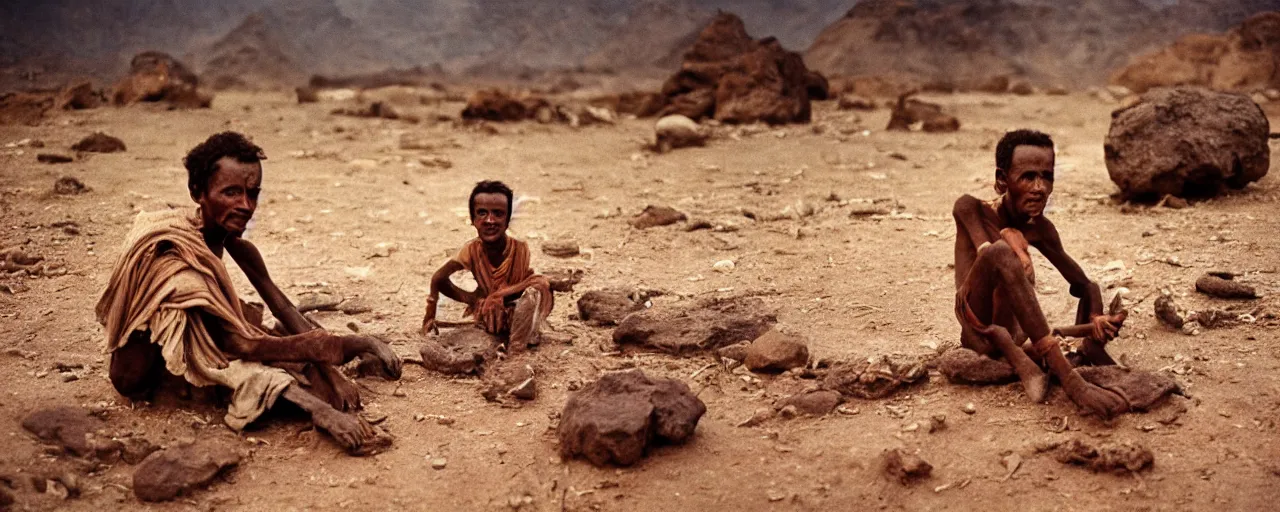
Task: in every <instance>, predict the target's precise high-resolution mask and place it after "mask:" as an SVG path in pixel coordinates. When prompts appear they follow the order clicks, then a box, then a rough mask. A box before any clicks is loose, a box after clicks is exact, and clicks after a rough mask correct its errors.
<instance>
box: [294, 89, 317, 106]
mask: <svg viewBox="0 0 1280 512" xmlns="http://www.w3.org/2000/svg"><path fill="white" fill-rule="evenodd" d="M293 92H294V94H295V95H297V97H298V103H299V104H301V103H316V102H318V101H320V91H319V90H317V89H316V88H315V87H310V86H306V85H304V86H300V87H295V88H294V89H293Z"/></svg>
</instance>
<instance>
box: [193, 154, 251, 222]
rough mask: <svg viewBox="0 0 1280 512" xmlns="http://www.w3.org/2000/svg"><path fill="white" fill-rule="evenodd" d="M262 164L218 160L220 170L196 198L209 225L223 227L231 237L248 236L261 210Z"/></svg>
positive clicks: (225, 159) (225, 158)
mask: <svg viewBox="0 0 1280 512" xmlns="http://www.w3.org/2000/svg"><path fill="white" fill-rule="evenodd" d="M261 191H262V164H261V163H252V164H246V163H244V162H241V161H239V160H236V159H234V158H231V157H223V158H222V159H221V160H218V170H217V172H214V173H213V177H211V178H210V179H209V185H208V186H207V187H205V190H204V192H203V193H202V194H201V195H200V196H199V197H196V198H195V200H196V202H197V203H200V213H201V216H202V217H203V220H204V225H205V226H218V227H221V228H222V229H223V230H224V231H226V232H227V234H229V235H231V236H237V237H238V236H240V235H242V234H244V230H245V228H247V227H248V226H249V219H252V218H253V212H254V211H255V210H257V209H258V193H259V192H261Z"/></svg>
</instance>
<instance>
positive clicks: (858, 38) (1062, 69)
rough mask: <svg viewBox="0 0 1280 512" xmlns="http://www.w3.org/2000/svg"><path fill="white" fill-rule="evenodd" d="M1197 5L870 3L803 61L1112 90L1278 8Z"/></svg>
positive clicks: (922, 80)
mask: <svg viewBox="0 0 1280 512" xmlns="http://www.w3.org/2000/svg"><path fill="white" fill-rule="evenodd" d="M1181 3H1189V2H1187V1H1185V0H1184V1H1183V2H1181ZM1196 3H1198V4H1202V6H1203V7H1204V9H1203V12H1190V11H1188V10H1186V9H1180V6H1175V7H1161V6H1157V5H1153V4H1154V3H1153V2H1143V1H1141V0H1081V1H1078V2H1056V3H1055V2H1029V1H1020V0H961V1H947V2H941V1H936V0H862V1H860V2H857V4H856V5H854V6H853V8H852V9H850V10H849V12H848V13H847V14H846V15H845V16H844V17H843V18H841V19H839V20H837V21H836V22H835V23H832V24H831V25H829V26H828V27H827V28H826V29H825V30H823V31H822V33H820V34H819V35H818V37H817V38H816V39H815V40H814V42H813V44H812V45H811V46H810V47H809V48H808V50H807V51H806V52H805V62H807V63H808V64H809V65H811V66H813V67H814V68H815V69H817V70H818V71H820V72H822V73H824V74H826V75H828V76H850V77H855V76H885V77H894V78H897V79H906V80H910V81H913V82H914V83H915V85H916V86H920V85H923V84H926V83H929V82H938V81H947V82H951V83H954V84H955V85H957V86H958V87H959V88H960V89H977V88H979V86H984V85H993V84H994V83H995V82H992V81H991V79H992V78H993V77H1006V80H1007V79H1008V78H1021V79H1026V80H1029V81H1030V84H1031V85H1041V86H1045V85H1065V86H1068V87H1073V88H1079V87H1084V86H1088V85H1100V84H1103V83H1106V81H1107V79H1108V77H1109V75H1111V73H1112V72H1114V70H1116V69H1118V68H1121V67H1123V66H1125V64H1126V63H1128V62H1129V59H1131V58H1132V57H1133V56H1135V55H1138V54H1141V53H1143V52H1147V51H1150V50H1151V49H1152V48H1158V47H1160V46H1163V45H1166V44H1168V43H1169V42H1170V41H1172V40H1173V39H1174V38H1176V37H1177V36H1178V35H1180V34H1186V33H1188V32H1195V31H1221V30H1225V29H1226V28H1228V27H1230V26H1231V24H1234V23H1240V21H1241V20H1243V19H1244V18H1245V17H1247V16H1248V15H1250V14H1253V13H1256V12H1260V11H1261V10H1267V9H1276V8H1277V7H1280V2H1275V1H1250V2H1240V1H1236V0H1202V1H1198V2H1196ZM1184 11H1185V12H1184ZM1209 14H1213V15H1209ZM1005 83H1006V85H1007V84H1008V83H1009V82H1008V81H1006V82H1005ZM984 88H985V87H984ZM1005 90H1006V87H1002V88H1000V90H999V92H1004V91H1005Z"/></svg>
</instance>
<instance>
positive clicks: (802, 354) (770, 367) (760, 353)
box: [743, 330, 809, 373]
mask: <svg viewBox="0 0 1280 512" xmlns="http://www.w3.org/2000/svg"><path fill="white" fill-rule="evenodd" d="M808 362H809V346H808V344H806V343H805V342H804V340H803V339H801V338H799V337H795V336H789V335H786V334H783V333H780V332H778V331H776V330H771V331H769V332H766V333H764V335H763V336H760V337H759V338H756V340H755V341H753V342H751V345H749V346H748V347H747V359H746V360H745V361H743V363H744V364H745V365H746V366H747V369H748V370H751V371H753V372H760V373H781V372H785V371H787V370H790V369H792V368H800V367H802V366H804V365H805V364H807V363H808Z"/></svg>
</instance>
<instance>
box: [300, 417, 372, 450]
mask: <svg viewBox="0 0 1280 512" xmlns="http://www.w3.org/2000/svg"><path fill="white" fill-rule="evenodd" d="M311 421H313V422H315V424H316V428H319V429H320V430H323V431H325V432H328V433H329V435H330V436H333V440H334V441H337V442H338V444H339V445H341V446H342V447H343V448H345V449H346V450H347V451H348V452H351V453H353V454H358V453H360V451H361V449H362V447H363V446H364V445H365V444H366V443H367V442H369V441H372V440H374V439H375V438H376V437H377V435H378V433H377V432H376V431H375V430H374V429H373V426H372V425H370V424H369V423H368V422H366V421H364V420H363V419H360V417H358V416H356V415H354V414H346V413H342V412H338V410H337V409H328V410H324V411H320V412H317V413H314V414H312V415H311Z"/></svg>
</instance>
